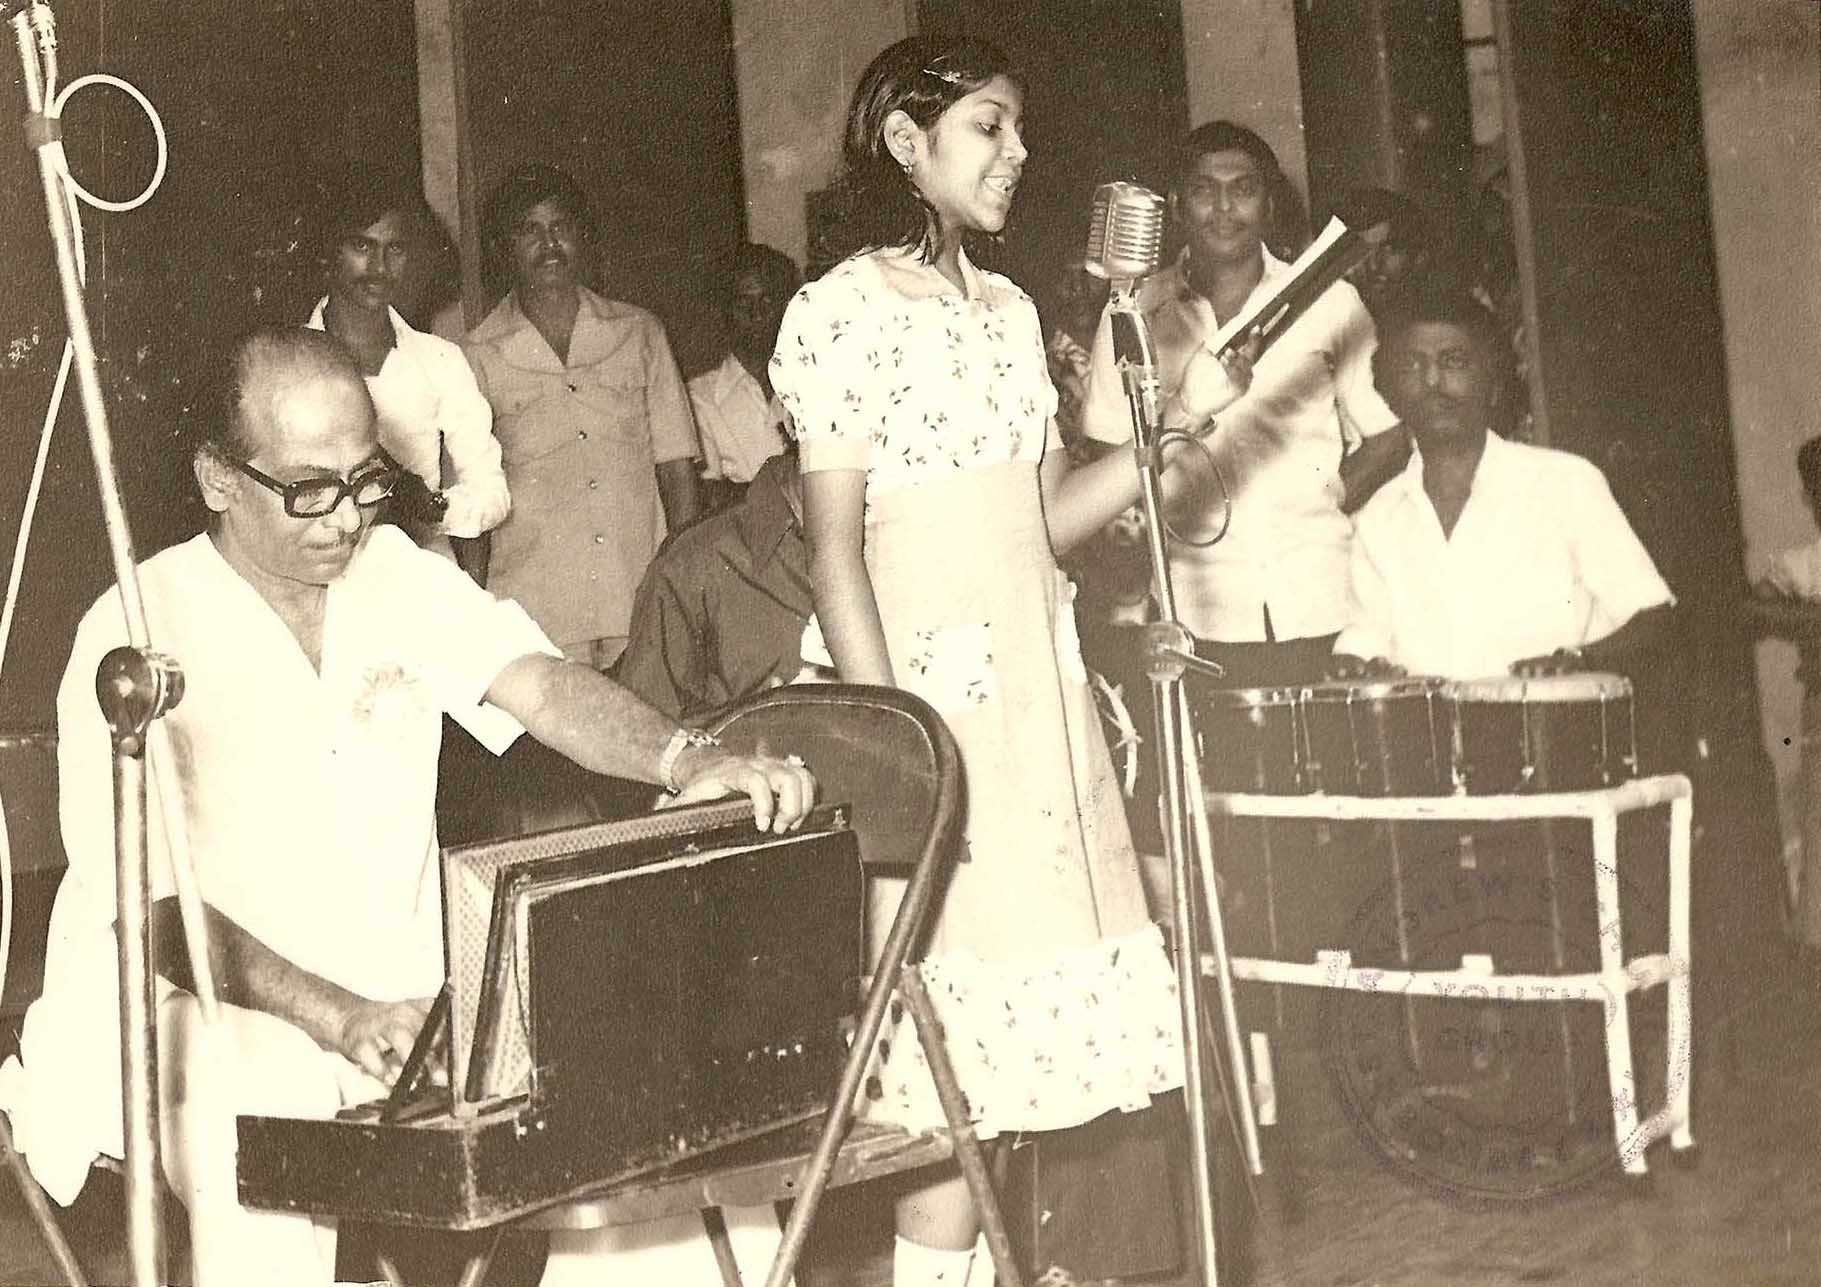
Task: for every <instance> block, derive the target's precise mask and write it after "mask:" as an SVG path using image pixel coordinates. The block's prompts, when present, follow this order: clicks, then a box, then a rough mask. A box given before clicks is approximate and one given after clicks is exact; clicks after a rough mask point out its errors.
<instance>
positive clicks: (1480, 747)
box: [1195, 674, 1638, 797]
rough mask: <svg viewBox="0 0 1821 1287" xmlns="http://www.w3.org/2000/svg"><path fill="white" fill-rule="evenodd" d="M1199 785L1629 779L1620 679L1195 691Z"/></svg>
mask: <svg viewBox="0 0 1821 1287" xmlns="http://www.w3.org/2000/svg"><path fill="white" fill-rule="evenodd" d="M1195 700H1196V702H1197V709H1196V712H1195V715H1196V724H1195V726H1196V730H1197V732H1198V734H1199V736H1200V740H1201V742H1202V746H1201V750H1202V762H1203V764H1204V765H1205V766H1206V770H1205V773H1206V778H1207V781H1208V785H1209V786H1210V787H1212V788H1213V789H1215V790H1217V791H1244V792H1256V793H1260V794H1265V795H1304V794H1309V793H1321V794H1327V795H1347V796H1375V797H1386V796H1437V795H1519V794H1529V793H1532V792H1545V791H1588V790H1598V789H1600V788H1602V787H1609V786H1615V785H1617V784H1618V783H1620V782H1624V781H1627V780H1629V779H1631V778H1634V777H1636V776H1637V774H1638V749H1637V732H1636V726H1635V719H1634V716H1633V699H1632V690H1631V681H1630V680H1628V679H1626V678H1624V677H1623V676H1622V675H1608V674H1568V675H1550V676H1542V677H1533V678H1525V677H1520V676H1500V677H1497V678H1491V679H1473V680H1445V679H1434V678H1400V679H1384V680H1373V681H1357V682H1349V681H1336V682H1333V683H1324V684H1311V685H1307V686H1304V687H1300V688H1289V687H1285V688H1226V689H1211V690H1209V689H1204V690H1202V691H1201V692H1200V693H1199V694H1198V695H1197V696H1196V699H1195Z"/></svg>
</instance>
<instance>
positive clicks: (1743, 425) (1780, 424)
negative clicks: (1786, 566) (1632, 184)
mask: <svg viewBox="0 0 1821 1287" xmlns="http://www.w3.org/2000/svg"><path fill="white" fill-rule="evenodd" d="M1693 13H1694V25H1695V53H1696V58H1697V60H1698V64H1699V67H1700V72H1701V118H1702V127H1703V131H1704V134H1705V137H1706V145H1707V180H1708V190H1709V192H1710V193H1711V195H1712V204H1713V231H1714V254H1715V268H1716V271H1717V274H1718V277H1719V292H1720V313H1721V317H1722V319H1723V320H1724V322H1725V329H1726V367H1727V376H1728V392H1729V397H1730V400H1731V410H1732V438H1733V449H1734V451H1735V453H1736V456H1737V460H1738V471H1739V475H1738V476H1739V504H1740V510H1741V517H1742V518H1743V521H1744V526H1745V548H1746V560H1747V564H1748V566H1749V567H1750V569H1751V571H1752V573H1753V574H1754V575H1756V574H1759V573H1761V572H1762V570H1763V568H1764V566H1765V565H1766V564H1767V563H1768V562H1769V561H1770V559H1771V558H1772V557H1774V556H1775V555H1776V553H1777V552H1778V551H1779V550H1783V549H1787V548H1789V547H1790V546H1793V545H1799V544H1803V543H1805V542H1808V541H1812V540H1814V539H1815V536H1816V531H1815V523H1814V520H1813V519H1812V518H1811V517H1810V516H1809V513H1808V509H1807V506H1806V505H1805V504H1804V502H1803V498H1802V487H1801V483H1800V482H1799V481H1798V480H1797V478H1796V464H1795V461H1796V448H1797V447H1798V446H1800V445H1801V443H1802V441H1803V439H1805V438H1807V437H1810V436H1812V435H1814V434H1817V433H1821V418H1818V417H1817V413H1816V408H1821V165H1818V164H1817V163H1816V159H1815V158H1816V157H1818V156H1821V79H1818V78H1817V77H1816V75H1815V68H1816V67H1817V66H1821V9H1817V7H1816V6H1815V4H1814V0H1754V2H1753V3H1750V4H1744V3H1740V2H1739V0H1693ZM1795 664H1796V654H1795V648H1794V646H1793V645H1791V644H1788V643H1782V642H1767V643H1762V644H1760V645H1759V646H1758V692H1759V700H1760V705H1761V707H1762V710H1763V717H1764V741H1765V746H1766V749H1767V750H1768V751H1769V753H1770V757H1771V762H1772V763H1773V764H1774V765H1775V766H1776V768H1777V776H1778V780H1779V783H1780V784H1782V783H1787V782H1788V781H1789V780H1790V779H1791V778H1793V776H1794V775H1795V773H1796V768H1797V755H1796V746H1797V741H1798V739H1799V738H1800V736H1801V732H1800V724H1801V706H1802V694H1801V688H1800V686H1799V685H1798V684H1797V683H1796V680H1795V675H1794V671H1795Z"/></svg>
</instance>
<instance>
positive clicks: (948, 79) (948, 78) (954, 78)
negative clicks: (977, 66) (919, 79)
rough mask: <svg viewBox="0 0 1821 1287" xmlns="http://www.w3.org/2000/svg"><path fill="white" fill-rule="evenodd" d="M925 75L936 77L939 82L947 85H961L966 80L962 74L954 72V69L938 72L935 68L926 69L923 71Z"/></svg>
mask: <svg viewBox="0 0 1821 1287" xmlns="http://www.w3.org/2000/svg"><path fill="white" fill-rule="evenodd" d="M937 61H940V59H938V60H937ZM923 74H924V75H925V76H934V77H935V78H936V79H937V80H939V81H941V82H942V83H943V84H945V85H959V84H960V83H961V82H962V81H963V80H965V79H966V77H965V76H963V75H962V74H961V73H960V72H958V71H954V70H952V69H947V70H943V71H937V70H936V69H935V68H934V67H925V68H924V69H923Z"/></svg>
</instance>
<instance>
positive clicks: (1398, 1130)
mask: <svg viewBox="0 0 1821 1287" xmlns="http://www.w3.org/2000/svg"><path fill="white" fill-rule="evenodd" d="M1576 832H1578V835H1575V834H1574V833H1576ZM1544 834H1545V833H1544V832H1543V831H1542V830H1541V829H1540V828H1539V826H1538V824H1535V823H1523V824H1518V823H1510V824H1498V827H1496V828H1494V827H1486V828H1483V829H1476V831H1475V833H1474V835H1473V836H1472V837H1461V838H1460V839H1458V840H1457V839H1456V838H1455V837H1452V836H1451V837H1449V839H1448V842H1447V844H1446V846H1441V845H1438V844H1436V843H1434V842H1433V840H1432V841H1431V845H1430V852H1429V853H1428V854H1427V855H1425V856H1423V857H1422V858H1420V859H1418V860H1416V861H1410V860H1409V859H1408V857H1407V858H1406V861H1404V863H1403V864H1402V867H1403V874H1402V876H1401V878H1398V879H1394V880H1391V881H1387V882H1385V883H1383V884H1382V885H1380V886H1378V887H1377V888H1376V889H1374V890H1373V891H1372V892H1371V893H1370V894H1369V895H1368V897H1367V898H1366V899H1365V901H1364V902H1363V903H1362V904H1361V905H1360V906H1359V908H1358V910H1357V912H1356V913H1355V914H1354V915H1353V917H1352V919H1351V922H1350V924H1349V926H1348V935H1347V940H1346V941H1347V943H1348V944H1349V957H1348V960H1347V961H1346V962H1343V961H1341V960H1340V959H1339V958H1335V957H1328V958H1326V959H1328V961H1329V962H1330V964H1331V965H1332V966H1333V967H1334V968H1335V969H1337V970H1338V969H1339V968H1341V967H1342V965H1343V964H1351V965H1352V967H1353V968H1354V969H1355V970H1356V971H1362V972H1363V977H1364V980H1365V981H1366V982H1367V983H1369V984H1374V986H1372V987H1371V988H1370V989H1369V990H1365V991H1358V990H1350V989H1349V990H1341V989H1337V988H1331V989H1324V990H1323V993H1322V1003H1321V1017H1322V1029H1321V1033H1322V1037H1321V1040H1322V1047H1323V1049H1322V1054H1323V1060H1324V1062H1325V1064H1326V1065H1327V1069H1328V1073H1329V1075H1330V1077H1331V1079H1332V1082H1333V1085H1334V1088H1335V1092H1336V1096H1337V1098H1338V1100H1339V1102H1340V1105H1341V1107H1342V1109H1343V1111H1344V1112H1345V1113H1346V1115H1347V1117H1348V1119H1349V1120H1350V1122H1351V1124H1352V1126H1353V1127H1354V1129H1355V1130H1356V1132H1357V1133H1358V1134H1359V1136H1360V1137H1361V1139H1362V1140H1363V1141H1364V1142H1365V1143H1366V1144H1367V1146H1368V1147H1369V1148H1370V1149H1371V1150H1372V1152H1373V1153H1374V1154H1375V1155H1376V1156H1377V1157H1379V1158H1380V1159H1381V1160H1382V1161H1383V1162H1384V1163H1385V1164H1386V1165H1387V1166H1389V1167H1390V1168H1391V1169H1392V1170H1393V1171H1394V1172H1396V1173H1398V1174H1399V1175H1401V1176H1403V1177H1404V1178H1406V1179H1409V1180H1411V1181H1414V1182H1416V1183H1418V1184H1421V1185H1423V1186H1424V1187H1427V1188H1429V1189H1432V1190H1434V1191H1436V1192H1439V1193H1441V1194H1442V1195H1444V1196H1448V1197H1452V1198H1455V1199H1457V1200H1465V1201H1468V1202H1473V1203H1506V1202H1520V1203H1521V1202H1535V1201H1540V1200H1545V1199H1548V1198H1552V1197H1555V1196H1558V1195H1561V1194H1564V1193H1567V1192H1570V1191H1573V1190H1576V1189H1578V1188H1581V1187H1584V1186H1586V1185H1588V1184H1590V1183H1592V1182H1594V1181H1595V1180H1597V1179H1599V1178H1600V1177H1602V1176H1604V1175H1607V1174H1610V1173H1612V1172H1614V1171H1615V1170H1616V1169H1617V1168H1618V1165H1619V1163H1620V1162H1621V1160H1622V1159H1623V1158H1625V1157H1629V1156H1633V1155H1635V1154H1636V1153H1638V1152H1641V1151H1642V1150H1643V1148H1644V1146H1645V1144H1646V1143H1647V1142H1648V1136H1649V1134H1650V1133H1651V1131H1650V1129H1649V1125H1648V1123H1650V1122H1651V1121H1652V1120H1653V1119H1650V1118H1648V1117H1647V1116H1646V1115H1644V1114H1642V1112H1641V1111H1640V1120H1641V1121H1644V1122H1646V1123H1647V1125H1642V1126H1640V1127H1639V1128H1637V1129H1635V1130H1632V1131H1630V1132H1629V1135H1630V1138H1628V1139H1626V1140H1623V1141H1621V1140H1619V1139H1618V1138H1617V1132H1616V1129H1615V1124H1614V1103H1615V1096H1616V1098H1617V1101H1618V1102H1619V1103H1620V1104H1629V1105H1630V1106H1632V1107H1634V1108H1635V1107H1636V1106H1638V1105H1640V1104H1641V1103H1643V1102H1650V1103H1652V1104H1668V1103H1670V1102H1672V1100H1673V1097H1674V1096H1675V1094H1676V1092H1677V1091H1678V1090H1679V1089H1681V1088H1683V1087H1685V1086H1686V1084H1687V1078H1688V1075H1689V1063H1690V1052H1689V1051H1688V1050H1687V1049H1679V1050H1674V1051H1667V1052H1666V1049H1665V1047H1666V1044H1667V1041H1668V1027H1667V1024H1666V1023H1665V1022H1664V1016H1665V1013H1666V1010H1665V1001H1664V997H1665V988H1664V986H1663V985H1657V986H1653V987H1649V988H1641V989H1634V990H1632V991H1631V992H1630V993H1629V994H1628V995H1625V996H1624V997H1623V1000H1624V1002H1625V1005H1624V1007H1623V1008H1622V1007H1621V1006H1620V1004H1619V1001H1620V999H1621V998H1620V997H1619V996H1618V995H1616V991H1617V990H1616V988H1615V987H1614V985H1613V984H1611V983H1609V982H1608V981H1607V980H1604V979H1601V978H1599V977H1597V976H1598V975H1599V972H1600V949H1601V936H1602V935H1608V936H1611V941H1612V942H1614V943H1617V942H1618V938H1619V935H1620V924H1619V922H1618V921H1616V920H1615V921H1614V922H1613V923H1611V924H1606V925H1602V924H1600V923H1599V920H1600V918H1599V916H1598V913H1597V911H1596V899H1595V881H1594V860H1593V858H1592V852H1591V849H1592V846H1591V844H1590V842H1589V837H1588V834H1587V829H1586V827H1585V825H1584V824H1583V825H1581V826H1580V827H1578V828H1577V827H1575V826H1574V825H1573V824H1571V823H1559V824H1550V831H1549V833H1548V836H1549V839H1547V840H1545V839H1544V838H1543V837H1544ZM1662 853H1663V850H1662V847H1661V844H1660V843H1657V844H1655V845H1652V846H1643V845H1640V846H1639V847H1638V856H1639V858H1640V859H1643V860H1646V861H1649V860H1655V861H1656V862H1657V863H1659V864H1660V863H1661V862H1662ZM1619 885H1620V891H1619V897H1620V906H1621V908H1622V909H1623V927H1624V928H1623V937H1624V939H1625V942H1624V944H1623V945H1621V946H1622V947H1623V948H1624V949H1625V955H1626V958H1627V959H1635V958H1637V957H1638V956H1640V955H1645V954H1650V955H1656V954H1661V955H1663V956H1664V957H1665V958H1666V957H1667V946H1666V944H1667V920H1666V918H1665V914H1664V910H1663V902H1662V899H1661V898H1660V897H1659V896H1657V895H1655V894H1653V893H1651V892H1649V891H1648V890H1646V889H1645V888H1643V887H1642V886H1641V885H1640V883H1639V882H1637V881H1635V880H1629V879H1625V878H1623V877H1621V879H1620V881H1619ZM1640 943H1642V944H1644V945H1645V946H1644V947H1643V949H1642V951H1640V948H1639V944H1640ZM1494 962H1496V972H1495V970H1494ZM1670 968H1671V970H1672V972H1673V971H1675V970H1677V969H1679V970H1681V971H1682V972H1683V974H1684V976H1685V974H1686V970H1687V962H1686V961H1683V962H1680V963H1679V964H1678V963H1676V962H1671V963H1670ZM1400 970H1405V971H1416V972H1425V971H1449V972H1452V973H1454V974H1455V976H1456V977H1455V978H1453V979H1450V980H1447V981H1441V980H1438V981H1437V983H1436V985H1435V988H1434V990H1433V992H1431V991H1428V990H1423V991H1418V990H1416V989H1414V988H1412V987H1410V986H1409V980H1408V979H1407V978H1400V977H1399V976H1398V971H1400ZM1561 976H1566V977H1561ZM1573 976H1580V977H1579V978H1578V979H1576V978H1574V977H1573ZM1589 976H1596V977H1589ZM1375 980H1382V981H1380V982H1376V983H1375ZM1627 1012H1629V1020H1630V1022H1629V1024H1628V1026H1627V1027H1626V1030H1625V1031H1626V1036H1627V1038H1628V1039H1629V1044H1630V1047H1631V1055H1632V1068H1631V1073H1630V1076H1629V1078H1626V1077H1624V1076H1621V1077H1620V1078H1619V1080H1620V1082H1621V1084H1620V1085H1619V1086H1617V1087H1616V1088H1615V1087H1614V1085H1613V1074H1612V1073H1611V1072H1610V1071H1609V1065H1608V1049H1609V1044H1610V1043H1611V1042H1612V1041H1613V1039H1614V1037H1615V1036H1616V1035H1617V1032H1616V1029H1617V1028H1618V1025H1619V1023H1620V1019H1621V1016H1622V1015H1626V1014H1627ZM1684 1044H1685V1043H1684ZM1663 1111H1664V1112H1667V1109H1666V1108H1665V1109H1664V1110H1663Z"/></svg>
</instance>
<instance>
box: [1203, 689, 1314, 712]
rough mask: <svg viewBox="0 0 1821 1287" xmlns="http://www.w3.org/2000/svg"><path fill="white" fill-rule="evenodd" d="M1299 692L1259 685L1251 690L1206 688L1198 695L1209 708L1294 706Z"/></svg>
mask: <svg viewBox="0 0 1821 1287" xmlns="http://www.w3.org/2000/svg"><path fill="white" fill-rule="evenodd" d="M1299 692H1300V690H1298V689H1296V688H1293V687H1285V686H1283V685H1271V686H1264V685H1260V686H1258V687H1253V688H1207V689H1204V690H1203V691H1202V693H1201V695H1200V698H1199V701H1200V702H1201V704H1203V705H1211V706H1246V707H1256V706H1278V705H1283V706H1294V705H1295V704H1296V700H1297V697H1298V696H1299Z"/></svg>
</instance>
